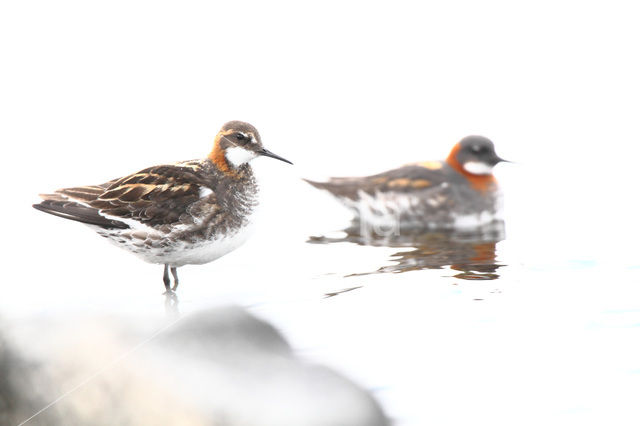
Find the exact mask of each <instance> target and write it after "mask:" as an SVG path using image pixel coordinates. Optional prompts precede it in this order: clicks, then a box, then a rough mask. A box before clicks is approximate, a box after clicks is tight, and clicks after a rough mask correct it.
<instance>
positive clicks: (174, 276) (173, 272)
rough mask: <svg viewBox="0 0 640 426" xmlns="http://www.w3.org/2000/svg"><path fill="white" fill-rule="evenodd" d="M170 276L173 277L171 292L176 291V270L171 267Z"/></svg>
mask: <svg viewBox="0 0 640 426" xmlns="http://www.w3.org/2000/svg"><path fill="white" fill-rule="evenodd" d="M171 275H173V291H176V289H177V288H178V282H179V281H178V268H177V267H175V266H172V267H171Z"/></svg>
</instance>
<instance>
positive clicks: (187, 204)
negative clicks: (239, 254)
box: [33, 121, 292, 292]
mask: <svg viewBox="0 0 640 426" xmlns="http://www.w3.org/2000/svg"><path fill="white" fill-rule="evenodd" d="M259 156H264V157H271V158H275V159H277V160H281V161H284V162H286V163H289V164H292V163H291V162H290V161H288V160H285V159H284V158H282V157H280V156H278V155H276V154H274V153H272V152H271V151H269V150H267V149H265V148H264V146H263V145H262V140H261V138H260V134H259V133H258V131H257V130H256V128H255V127H253V126H252V125H251V124H249V123H245V122H242V121H230V122H228V123H226V124H225V125H224V126H222V129H221V130H220V132H218V134H217V136H216V137H215V140H214V143H213V149H212V151H211V152H210V154H209V155H208V156H207V157H206V158H204V159H199V160H191V161H182V162H177V163H173V164H165V165H159V166H153V167H149V168H146V169H143V170H141V171H139V172H136V173H133V174H130V175H128V176H124V177H121V178H118V179H113V180H110V181H109V182H106V183H103V184H100V185H89V186H78V187H73V188H63V189H59V190H57V191H55V192H54V193H52V194H43V195H41V197H42V199H43V201H42V202H40V203H39V204H34V205H33V207H34V208H36V209H38V210H40V211H43V212H46V213H50V214H52V215H54V216H59V217H62V218H65V219H70V220H74V221H77V222H81V223H84V224H86V225H88V226H90V227H91V228H93V229H94V230H95V231H96V232H97V233H98V234H99V235H101V236H103V237H105V238H107V239H108V240H110V241H111V242H113V243H114V244H116V245H118V246H119V247H122V248H123V249H125V250H128V251H130V252H132V253H134V254H136V255H138V256H139V257H141V258H142V259H143V260H145V261H147V262H150V263H157V264H162V265H164V273H163V282H164V286H165V288H166V290H167V292H170V291H171V290H176V289H177V287H178V282H179V281H178V273H177V268H179V267H181V266H184V265H197V264H204V263H208V262H211V261H213V260H216V259H218V258H220V257H221V256H224V255H225V254H227V253H229V252H231V251H233V250H234V249H236V248H237V247H239V246H240V245H241V244H243V243H244V242H245V241H246V240H247V238H248V237H249V235H250V231H251V228H252V225H253V222H254V220H253V219H254V217H253V216H254V214H255V209H256V207H257V205H258V183H257V181H256V178H255V176H254V173H253V171H252V168H251V166H250V164H249V162H250V161H251V160H253V159H254V158H256V157H259ZM169 271H171V274H172V276H173V287H171V279H170V277H169Z"/></svg>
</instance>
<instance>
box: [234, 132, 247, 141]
mask: <svg viewBox="0 0 640 426" xmlns="http://www.w3.org/2000/svg"><path fill="white" fill-rule="evenodd" d="M246 138H247V135H245V134H244V133H236V139H238V140H239V141H243V140H245V139H246Z"/></svg>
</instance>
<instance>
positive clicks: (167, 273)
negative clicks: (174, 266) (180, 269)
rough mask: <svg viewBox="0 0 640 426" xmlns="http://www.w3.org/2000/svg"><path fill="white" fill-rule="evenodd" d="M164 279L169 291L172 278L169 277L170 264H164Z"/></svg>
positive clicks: (165, 286)
mask: <svg viewBox="0 0 640 426" xmlns="http://www.w3.org/2000/svg"><path fill="white" fill-rule="evenodd" d="M172 272H173V271H172ZM174 276H175V275H174ZM162 281H163V282H164V288H165V289H166V290H167V291H171V279H170V278H169V265H167V264H165V265H164V275H162Z"/></svg>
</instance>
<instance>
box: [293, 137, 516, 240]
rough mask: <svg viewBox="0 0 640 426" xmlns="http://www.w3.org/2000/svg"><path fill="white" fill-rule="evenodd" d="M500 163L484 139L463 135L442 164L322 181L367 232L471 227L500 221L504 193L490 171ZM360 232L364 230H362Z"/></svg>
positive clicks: (321, 185)
mask: <svg viewBox="0 0 640 426" xmlns="http://www.w3.org/2000/svg"><path fill="white" fill-rule="evenodd" d="M503 161H507V160H504V159H502V158H500V157H499V156H498V155H497V154H496V151H495V147H494V144H493V142H492V141H491V140H489V139H488V138H486V137H484V136H476V135H472V136H467V137H465V138H463V139H461V140H460V141H459V142H457V143H456V144H455V145H454V146H453V148H452V149H451V152H450V153H449V156H448V157H447V158H446V159H445V160H442V161H425V162H418V163H411V164H407V165H404V166H402V167H399V168H396V169H393V170H388V171H385V172H382V173H379V174H376V175H372V176H365V177H333V178H330V179H329V180H328V181H324V182H320V181H313V180H308V179H305V180H306V181H307V182H308V183H310V184H311V185H313V186H314V187H316V188H319V189H322V190H326V191H328V192H329V193H330V194H331V195H333V196H334V197H335V198H337V199H338V200H339V201H340V202H341V203H342V204H344V205H345V206H346V207H348V208H349V209H350V210H352V212H353V213H354V222H355V223H357V224H360V227H361V228H362V229H364V230H366V231H367V232H368V233H371V229H372V228H373V230H374V231H375V232H377V233H378V234H380V233H382V234H385V233H386V234H390V233H393V232H398V231H401V230H403V229H412V230H415V229H436V230H446V229H453V230H460V229H472V228H477V227H481V226H483V225H486V224H490V223H492V222H494V221H501V220H502V195H501V191H500V189H499V186H498V183H497V181H496V179H495V177H494V176H493V167H494V166H495V165H496V164H498V163H500V162H503ZM363 233H364V232H363Z"/></svg>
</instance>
